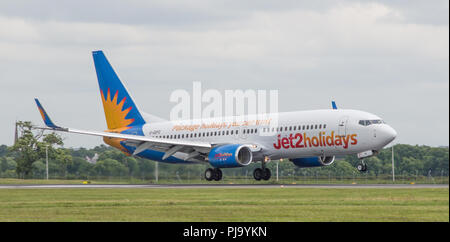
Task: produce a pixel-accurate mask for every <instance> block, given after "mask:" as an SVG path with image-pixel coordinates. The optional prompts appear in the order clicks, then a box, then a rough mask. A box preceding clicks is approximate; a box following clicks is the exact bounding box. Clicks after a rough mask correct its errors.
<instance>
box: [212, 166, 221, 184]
mask: <svg viewBox="0 0 450 242" xmlns="http://www.w3.org/2000/svg"><path fill="white" fill-rule="evenodd" d="M214 180H216V181H220V180H222V170H220V169H219V168H215V169H214Z"/></svg>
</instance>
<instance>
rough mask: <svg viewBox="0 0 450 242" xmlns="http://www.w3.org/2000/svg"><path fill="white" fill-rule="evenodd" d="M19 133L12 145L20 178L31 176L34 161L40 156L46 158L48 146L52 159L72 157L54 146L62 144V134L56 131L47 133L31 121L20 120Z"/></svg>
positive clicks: (65, 159)
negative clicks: (36, 127) (34, 125)
mask: <svg viewBox="0 0 450 242" xmlns="http://www.w3.org/2000/svg"><path fill="white" fill-rule="evenodd" d="M18 127H19V133H20V134H21V135H20V137H19V138H18V140H17V142H16V143H15V144H14V145H13V146H12V147H10V151H11V152H14V154H15V160H16V163H17V168H16V173H17V175H18V177H19V178H29V177H31V172H32V170H33V163H34V162H36V161H37V160H39V159H40V158H45V156H46V147H48V156H49V158H51V159H59V158H61V159H63V160H64V161H67V160H70V159H71V158H69V157H66V156H64V155H65V154H64V152H61V151H58V150H57V149H56V148H54V146H62V145H63V141H62V138H61V136H59V135H58V134H56V133H48V134H45V133H44V131H43V130H36V129H34V128H33V125H32V124H31V122H29V121H25V122H22V121H20V122H18Z"/></svg>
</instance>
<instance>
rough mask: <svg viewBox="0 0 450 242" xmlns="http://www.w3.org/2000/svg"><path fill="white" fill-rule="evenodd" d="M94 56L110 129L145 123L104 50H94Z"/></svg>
mask: <svg viewBox="0 0 450 242" xmlns="http://www.w3.org/2000/svg"><path fill="white" fill-rule="evenodd" d="M92 56H93V57H94V64H95V71H96V72H97V79H98V85H99V87H100V95H101V98H102V102H103V109H104V111H105V118H106V124H107V125H108V129H109V130H112V129H119V128H125V127H130V126H135V125H143V124H145V120H144V118H143V117H142V115H141V113H140V112H139V110H138V108H137V106H136V104H135V103H134V101H133V99H132V98H131V96H130V94H128V91H127V89H126V88H125V86H124V85H123V84H122V82H121V81H120V79H119V77H118V76H117V75H116V73H115V72H114V69H113V68H112V66H111V64H109V62H108V60H107V59H106V57H105V55H104V54H103V51H101V50H99V51H93V52H92Z"/></svg>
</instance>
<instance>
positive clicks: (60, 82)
mask: <svg viewBox="0 0 450 242" xmlns="http://www.w3.org/2000/svg"><path fill="white" fill-rule="evenodd" d="M108 3H109V4H108ZM409 3H410V2H409ZM38 5H39V6H51V7H41V8H40V7H39V6H38ZM86 6H89V7H86ZM446 6H447V10H446V11H444V12H443V11H442V10H439V11H437V10H438V9H442V8H445V7H446ZM445 13H446V14H445ZM443 15H446V16H444V17H446V18H445V19H444V18H443V17H442V16H443ZM448 36H449V28H448V2H446V1H444V2H433V3H429V4H427V5H426V7H424V5H423V4H421V3H420V2H418V1H413V2H411V4H403V3H402V2H397V1H378V2H365V1H364V2H360V1H324V2H322V1H321V2H318V1H313V2H311V1H306V2H302V1H286V2H284V4H279V3H277V4H275V3H274V2H273V1H258V4H255V3H254V2H251V1H243V2H230V1H214V2H211V1H189V2H179V1H151V2H147V1H95V2H91V1H89V3H88V2H84V1H76V2H74V1H44V2H39V3H37V2H36V3H35V2H29V1H26V3H25V2H24V1H14V3H11V2H9V3H7V2H1V3H0V78H1V79H2V82H1V91H0V92H1V93H0V94H1V95H0V96H1V97H0V98H1V101H2V103H14V106H9V107H8V111H7V112H4V113H2V118H1V121H0V122H1V123H0V124H1V127H5V129H6V130H5V132H4V133H8V128H10V127H11V124H12V123H13V122H14V118H15V117H14V116H19V118H20V119H24V120H28V119H32V120H33V121H34V122H36V123H40V122H41V121H40V120H39V116H38V115H36V113H35V110H34V109H35V107H34V104H33V102H32V98H33V97H35V96H39V97H41V99H42V101H43V104H44V105H45V106H49V107H48V108H47V109H50V110H52V112H51V113H54V114H55V115H54V116H59V117H58V118H57V117H54V118H53V119H54V121H55V122H58V121H59V123H61V124H66V125H68V126H73V127H79V128H87V129H97V130H102V129H104V124H105V122H104V117H103V111H102V107H101V103H100V99H99V97H98V86H97V83H96V76H95V71H94V68H93V63H92V59H91V56H90V51H92V50H96V49H103V50H105V52H106V54H107V56H108V58H109V59H110V61H111V62H112V64H113V66H114V67H115V68H116V71H117V72H118V74H119V76H121V77H122V79H123V80H124V81H125V82H126V83H127V85H128V89H129V90H130V91H131V92H132V93H133V94H134V95H133V96H134V97H135V99H136V101H137V102H138V103H142V104H141V105H140V106H141V107H142V108H143V109H144V110H146V111H147V112H150V113H154V114H157V115H160V116H163V117H166V118H167V117H168V114H169V110H170V108H171V107H172V106H173V103H170V102H169V94H170V92H171V91H173V90H175V89H179V88H184V89H187V90H190V89H191V88H192V82H193V81H203V83H204V85H203V86H204V88H205V89H208V88H217V89H219V90H224V89H246V88H253V89H262V88H264V89H278V90H279V93H280V107H279V110H280V111H293V110H303V109H313V108H323V107H326V108H328V106H329V103H328V102H329V100H330V99H331V97H334V98H336V100H337V101H338V104H340V106H341V105H342V106H343V107H347V108H356V109H362V110H366V111H370V112H374V113H376V114H380V116H382V117H384V118H385V119H386V120H390V123H391V124H392V125H393V126H394V128H395V127H399V129H401V132H399V134H400V135H399V142H400V141H401V142H404V143H412V144H415V143H426V144H433V145H441V144H444V145H445V144H448V134H446V135H444V136H443V137H432V136H427V137H424V136H426V135H425V133H436V132H442V130H444V131H445V130H447V131H448V78H449V74H448V64H449V63H448V59H449V54H448V53H449V47H448V46H449V44H448V43H449V37H448ZM405 87H407V88H405ZM443 87H447V88H444V89H443ZM46 103H48V104H47V105H46ZM154 103H158V104H159V105H154ZM412 107H414V108H412ZM430 107H433V110H436V111H435V112H431V111H430V110H429V109H430ZM399 110H400V111H399ZM403 110H407V111H403ZM417 110H427V115H426V116H425V115H420V114H421V112H422V111H417ZM399 112H407V114H408V115H407V114H404V115H399ZM423 112H425V111H423ZM383 114H385V115H386V116H383ZM409 114H411V115H410V116H409ZM405 116H409V117H410V119H408V120H404V119H403V117H405ZM429 120H433V122H436V123H435V124H433V125H427V124H428V123H429ZM405 122H408V123H411V125H410V126H409V128H407V129H406V128H405V129H404V127H405V125H404V123H405ZM413 126H414V127H422V129H423V134H424V135H421V136H420V137H419V136H416V135H414V134H415V132H416V130H415V129H414V128H412V127H413ZM11 130H12V128H11ZM446 133H448V132H446ZM12 135H13V134H12V133H11V137H8V136H4V137H2V140H0V141H1V142H0V143H10V140H12ZM85 140H89V139H85V137H81V138H76V137H72V136H71V137H70V139H68V140H67V144H69V145H72V146H83V145H93V144H99V143H101V140H99V139H95V138H93V139H90V141H89V142H88V143H85V142H86V141H85Z"/></svg>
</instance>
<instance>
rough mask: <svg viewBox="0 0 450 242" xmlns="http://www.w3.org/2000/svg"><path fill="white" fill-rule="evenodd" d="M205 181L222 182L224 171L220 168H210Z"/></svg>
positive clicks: (207, 170) (206, 172)
mask: <svg viewBox="0 0 450 242" xmlns="http://www.w3.org/2000/svg"><path fill="white" fill-rule="evenodd" d="M205 179H206V180H207V181H212V180H215V181H220V180H222V170H220V169H219V168H208V169H206V171H205Z"/></svg>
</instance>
